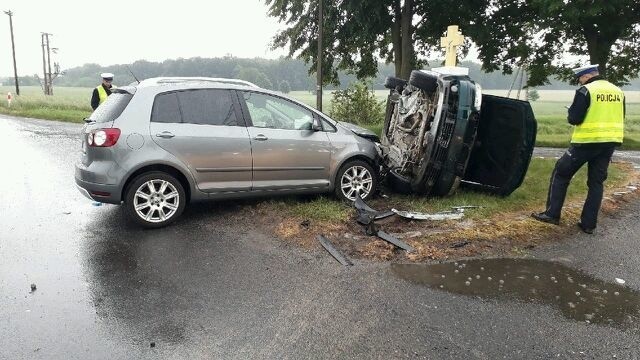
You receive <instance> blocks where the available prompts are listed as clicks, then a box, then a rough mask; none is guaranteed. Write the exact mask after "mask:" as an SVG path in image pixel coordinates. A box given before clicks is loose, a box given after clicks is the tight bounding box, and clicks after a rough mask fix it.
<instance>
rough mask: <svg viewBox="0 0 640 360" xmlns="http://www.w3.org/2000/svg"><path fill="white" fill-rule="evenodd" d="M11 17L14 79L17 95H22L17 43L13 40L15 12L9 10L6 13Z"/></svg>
mask: <svg viewBox="0 0 640 360" xmlns="http://www.w3.org/2000/svg"><path fill="white" fill-rule="evenodd" d="M4 13H5V14H7V15H9V29H10V30H11V50H12V51H13V78H14V80H15V83H16V95H20V86H19V85H18V68H17V67H16V43H15V41H14V40H13V12H11V10H7V11H5V12H4Z"/></svg>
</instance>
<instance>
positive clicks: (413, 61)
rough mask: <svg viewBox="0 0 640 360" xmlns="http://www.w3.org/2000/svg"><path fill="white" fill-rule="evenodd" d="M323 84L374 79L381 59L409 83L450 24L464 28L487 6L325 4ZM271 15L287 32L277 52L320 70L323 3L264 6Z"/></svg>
mask: <svg viewBox="0 0 640 360" xmlns="http://www.w3.org/2000/svg"><path fill="white" fill-rule="evenodd" d="M322 1H324V2H323V12H324V23H323V48H324V54H323V57H324V61H323V75H324V76H323V83H328V84H334V85H338V84H339V80H338V70H350V71H353V72H355V74H356V76H357V77H358V78H359V79H365V78H370V77H374V76H375V75H376V74H377V70H378V58H382V59H385V61H387V62H388V63H393V64H394V65H395V75H396V76H397V77H401V78H404V79H407V78H408V77H409V74H410V73H411V71H412V70H413V69H415V68H417V67H419V66H421V62H422V61H421V59H425V58H426V57H427V56H428V54H430V53H431V52H433V51H434V50H439V44H440V37H441V36H442V34H443V32H444V31H445V30H446V27H447V25H449V24H450V23H452V22H454V21H455V22H456V23H459V24H463V23H466V22H470V21H472V19H473V18H474V17H477V15H476V14H478V13H482V12H483V11H484V8H485V7H486V6H487V4H488V3H489V0H459V1H454V0H423V1H417V0H362V1H340V0H322ZM265 2H266V4H267V5H268V6H269V15H270V16H273V17H276V18H278V19H279V20H280V22H281V23H284V24H286V28H285V29H284V30H282V31H280V32H278V33H277V34H276V35H275V37H274V39H273V44H272V45H273V47H275V48H280V47H283V48H288V50H289V56H291V57H294V56H296V57H298V58H300V59H302V60H304V61H305V62H307V63H309V64H311V67H310V69H309V73H314V72H315V70H316V68H317V63H316V59H317V56H316V55H317V49H318V46H317V45H318V28H319V27H318V16H317V14H318V4H319V0H311V1H306V0H265Z"/></svg>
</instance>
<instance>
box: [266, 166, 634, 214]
mask: <svg viewBox="0 0 640 360" xmlns="http://www.w3.org/2000/svg"><path fill="white" fill-rule="evenodd" d="M555 162H556V160H555V159H538V158H534V159H532V161H531V165H530V166H529V171H528V172H527V176H526V177H525V180H524V182H523V184H522V186H520V187H519V188H518V189H517V190H516V191H514V192H513V193H512V194H511V195H510V196H507V197H500V196H494V195H489V194H486V193H480V192H474V191H470V190H466V189H459V190H458V192H457V193H456V194H454V195H453V196H449V197H442V198H428V197H423V196H416V195H399V194H393V193H389V194H388V195H389V196H390V197H389V198H388V199H383V198H378V199H374V200H371V201H368V203H369V204H370V205H371V206H372V207H374V208H377V209H378V210H388V209H390V208H391V207H395V208H396V209H398V210H410V211H418V212H426V213H433V212H439V211H446V210H451V207H453V206H462V205H475V206H481V208H479V209H473V210H468V211H467V212H466V215H467V216H468V217H469V218H471V219H483V218H487V217H492V216H500V214H507V213H513V212H523V211H533V210H536V209H537V210H540V211H541V210H543V209H544V206H545V201H546V197H547V190H548V187H549V177H550V175H551V172H552V170H553V167H554V166H555ZM627 176H628V173H627V171H626V170H625V168H624V167H623V166H622V165H620V164H615V163H614V164H612V165H611V166H610V167H609V177H608V180H607V181H606V183H605V186H606V188H607V189H612V188H618V187H621V186H623V185H626V181H627ZM586 182H587V169H586V166H585V167H583V168H582V169H581V170H580V171H579V172H578V173H577V174H576V176H575V177H574V179H573V180H572V182H571V185H570V186H569V190H568V193H567V200H568V201H571V200H577V199H580V200H581V199H584V198H585V196H586V193H587V184H586ZM605 191H606V190H605ZM269 206H273V207H274V210H275V211H279V212H283V213H284V214H287V215H288V216H292V217H296V218H300V219H313V220H316V221H329V222H336V221H346V220H348V219H349V217H350V215H351V214H352V212H353V210H352V208H351V207H350V206H347V205H345V204H344V203H342V202H340V201H338V200H335V199H334V198H327V197H318V198H311V199H307V200H304V201H300V199H291V200H290V199H287V200H271V202H270V203H269Z"/></svg>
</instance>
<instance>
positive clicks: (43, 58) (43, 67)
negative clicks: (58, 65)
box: [40, 33, 49, 95]
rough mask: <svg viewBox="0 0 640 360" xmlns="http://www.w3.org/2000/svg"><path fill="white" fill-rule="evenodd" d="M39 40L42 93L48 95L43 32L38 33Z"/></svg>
mask: <svg viewBox="0 0 640 360" xmlns="http://www.w3.org/2000/svg"><path fill="white" fill-rule="evenodd" d="M40 40H41V42H42V75H43V76H44V94H45V95H49V85H48V80H47V59H46V53H45V52H44V33H40Z"/></svg>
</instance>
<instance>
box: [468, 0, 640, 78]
mask: <svg viewBox="0 0 640 360" xmlns="http://www.w3.org/2000/svg"><path fill="white" fill-rule="evenodd" d="M471 30H472V31H470V32H469V34H470V36H471V37H472V38H473V40H474V41H475V42H476V44H478V46H479V49H480V59H481V60H482V62H483V68H484V69H485V70H488V71H493V70H498V69H500V68H502V70H503V72H506V73H510V72H511V69H512V68H514V67H515V66H519V65H523V64H526V65H527V66H528V69H529V71H530V77H529V81H528V85H529V86H539V85H544V84H548V83H549V78H550V77H552V76H556V77H558V78H560V79H562V80H569V81H570V80H572V78H573V74H572V73H571V70H570V69H571V68H572V67H575V66H576V65H580V64H582V65H583V64H584V63H585V62H587V61H588V62H590V63H593V64H600V72H601V74H603V75H604V76H605V77H607V78H608V79H609V80H611V81H612V82H614V83H617V84H620V85H624V84H626V83H628V82H629V79H630V78H634V77H637V76H638V71H639V69H640V41H639V40H638V39H639V38H640V2H639V1H638V0H610V1H592V0H574V1H566V0H532V1H521V0H503V1H496V2H494V4H493V6H492V7H491V8H489V11H486V12H484V13H482V14H480V16H479V18H478V19H477V21H475V22H474V23H473V25H472V28H471ZM567 55H570V56H567Z"/></svg>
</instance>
